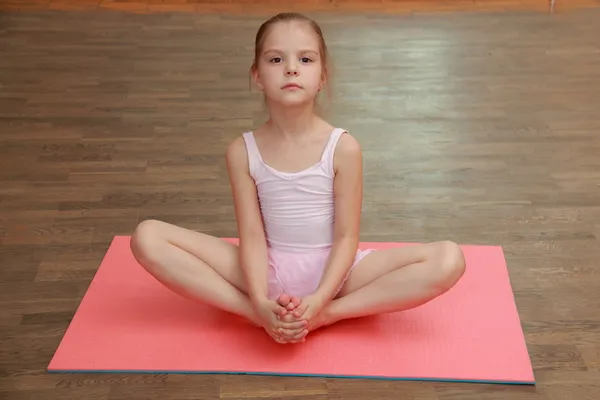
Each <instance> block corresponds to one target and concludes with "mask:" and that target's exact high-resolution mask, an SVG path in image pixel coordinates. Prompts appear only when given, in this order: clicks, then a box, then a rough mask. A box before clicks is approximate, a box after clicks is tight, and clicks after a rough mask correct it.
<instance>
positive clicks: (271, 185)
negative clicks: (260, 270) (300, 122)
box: [243, 128, 372, 299]
mask: <svg viewBox="0 0 600 400" xmlns="http://www.w3.org/2000/svg"><path fill="white" fill-rule="evenodd" d="M345 132H346V131H345V130H343V129H339V128H336V129H334V130H333V131H332V132H331V135H330V138H329V141H328V143H327V145H326V146H325V149H324V151H323V154H322V157H321V159H320V161H319V162H318V163H316V164H314V165H313V166H311V167H309V168H307V169H305V170H302V171H299V172H293V173H290V172H282V171H278V170H276V169H274V168H272V167H271V166H269V165H268V164H266V163H265V162H264V160H263V159H262V157H261V155H260V151H259V150H258V147H257V145H256V141H255V139H254V134H253V132H246V133H244V134H243V138H244V140H245V143H246V148H247V151H248V163H249V169H250V175H251V176H252V178H253V179H254V181H255V183H256V187H257V191H258V198H259V202H260V210H261V213H262V219H263V224H264V227H265V236H266V239H267V247H268V253H269V254H268V256H269V273H268V282H269V283H268V287H269V298H271V299H275V298H277V297H278V296H279V295H280V294H282V293H286V294H289V295H291V296H299V297H304V296H306V295H308V294H311V293H313V292H314V291H315V290H316V289H317V287H318V285H319V282H320V280H321V277H322V275H323V271H324V269H325V266H326V262H327V259H328V256H329V251H330V249H331V246H332V244H333V233H334V196H333V179H334V169H333V155H334V152H335V148H336V146H337V143H338V140H339V138H340V137H341V135H342V134H344V133H345ZM371 251H372V250H360V249H359V250H357V252H356V257H355V260H354V263H353V265H352V267H351V268H350V271H351V270H352V268H354V267H355V266H356V264H357V263H358V262H359V261H360V260H362V258H363V257H364V256H365V255H366V254H368V253H369V252H371ZM350 271H349V273H350ZM347 276H348V275H347ZM341 288H342V285H340V287H339V289H341Z"/></svg>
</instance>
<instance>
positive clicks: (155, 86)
mask: <svg viewBox="0 0 600 400" xmlns="http://www.w3.org/2000/svg"><path fill="white" fill-rule="evenodd" d="M599 19H600V10H595V9H592V10H588V11H586V12H573V13H569V14H565V15H561V16H552V15H543V14H539V13H531V14H529V13H515V14H508V13H505V14H472V15H460V14H448V15H443V16H441V15H440V16H432V15H430V16H412V17H390V16H381V17H377V16H372V17H369V18H367V17H363V16H360V15H354V16H350V15H348V16H343V15H335V16H334V15H330V14H328V15H323V16H322V18H319V21H321V22H322V24H323V27H324V29H325V31H326V33H327V37H328V40H329V44H330V46H331V51H332V54H333V57H334V60H335V67H336V69H335V101H334V103H333V104H332V105H331V106H330V107H329V108H328V113H329V117H330V119H331V121H332V122H333V123H334V124H336V125H339V126H343V127H345V128H347V129H349V130H350V131H351V132H352V133H353V134H354V135H355V136H356V137H357V138H358V140H359V141H360V142H361V144H362V146H363V149H364V154H365V204H364V218H363V229H362V238H361V239H362V240H364V241H430V240H439V239H451V240H454V241H457V242H460V243H466V244H468V243H471V244H493V245H502V246H504V249H505V252H506V257H507V260H508V265H509V269H510V274H511V279H512V283H513V286H514V292H515V298H516V303H517V306H518V308H519V312H520V316H521V318H522V322H523V327H524V330H525V334H526V339H527V343H528V346H529V349H530V353H531V357H532V361H533V364H534V367H535V373H536V377H537V380H538V385H537V386H536V387H518V386H515V387H513V386H500V385H481V384H479V385H477V384H452V383H425V382H385V381H369V380H334V379H318V378H315V379H303V378H271V377H247V376H218V377H213V376H188V375H185V376H182V375H169V376H166V375H157V376H154V375H112V374H107V375H94V374H82V375H68V374H65V375H49V374H47V373H46V372H45V368H46V366H47V364H48V362H49V360H50V358H51V357H52V354H53V352H54V350H55V349H56V346H57V345H58V343H59V341H60V339H61V337H62V335H63V334H64V332H65V329H66V328H67V326H68V324H69V321H70V319H71V318H72V316H73V313H74V312H75V310H76V308H77V306H78V304H79V301H80V300H81V298H82V296H83V294H84V293H85V290H86V289H87V287H88V285H89V283H90V280H91V279H92V277H93V275H94V272H95V270H96V268H97V267H98V265H99V263H100V261H101V259H102V256H103V255H104V252H105V251H106V249H107V246H108V244H109V242H110V240H111V238H112V237H113V236H114V235H124V234H131V232H132V230H133V228H134V227H135V225H136V224H137V223H138V222H139V221H140V220H142V219H146V218H159V219H162V220H165V221H169V222H173V223H177V224H180V225H182V226H185V227H187V228H192V229H198V230H202V231H205V232H207V233H210V234H213V235H217V236H234V235H236V231H235V221H234V215H233V205H232V200H231V197H230V192H229V184H228V182H227V175H226V169H225V164H224V161H223V158H222V157H223V153H224V150H225V146H226V144H227V143H228V142H229V141H230V140H232V139H233V138H234V137H236V136H237V135H239V134H241V132H242V131H244V130H246V129H251V128H252V127H254V126H255V125H256V124H258V123H260V122H261V121H262V119H263V118H264V112H263V110H262V108H261V107H262V106H261V101H260V98H259V95H258V94H257V93H254V92H251V91H249V90H248V78H247V75H246V72H247V69H248V66H249V63H250V57H251V51H252V47H251V46H252V38H253V35H254V33H255V30H256V29H257V27H258V25H259V22H260V20H261V19H260V18H258V17H241V16H240V17H220V16H218V15H198V14H184V13H174V14H170V13H161V14H148V15H136V14H129V13H120V12H112V11H106V12H101V13H100V12H90V13H87V12H82V13H77V12H74V13H70V12H52V11H31V12H27V13H20V12H15V13H13V12H3V13H0V52H1V53H2V54H1V56H0V246H1V247H0V266H1V268H0V398H3V399H10V400H16V399H36V400H39V399H44V400H51V399H61V400H65V399H78V400H80V399H98V400H117V399H128V400H131V399H138V398H139V399H148V398H161V399H186V398H190V399H191V398H194V399H210V400H212V399H218V398H224V399H232V400H235V399H242V398H244V399H258V398H286V397H287V398H294V399H296V400H299V399H311V400H315V399H399V398H402V399H413V400H417V399H418V400H454V399H456V400H469V399H473V400H495V399H502V400H504V399H518V400H571V399H577V400H584V399H590V400H591V399H598V398H600V384H599V383H598V382H600V311H599V310H600V296H598V293H599V292H600V290H599V289H600V272H599V271H600V269H599V265H598V260H599V259H600V241H599V240H600V156H599V155H600V139H599V136H598V132H599V131H600V114H599V113H598V109H599V106H600V44H599V42H598V38H599V37H600V25H599V24H598V22H597V21H598V20H599ZM334 28H335V29H337V31H334Z"/></svg>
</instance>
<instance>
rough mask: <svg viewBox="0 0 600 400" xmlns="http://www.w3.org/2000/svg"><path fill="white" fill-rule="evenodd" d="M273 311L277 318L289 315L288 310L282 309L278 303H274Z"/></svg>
mask: <svg viewBox="0 0 600 400" xmlns="http://www.w3.org/2000/svg"><path fill="white" fill-rule="evenodd" d="M271 310H272V311H273V313H274V314H275V315H277V316H280V317H283V316H284V315H286V314H287V310H286V309H285V308H283V307H281V306H280V305H279V304H278V303H277V302H276V301H274V302H273V306H272V308H271Z"/></svg>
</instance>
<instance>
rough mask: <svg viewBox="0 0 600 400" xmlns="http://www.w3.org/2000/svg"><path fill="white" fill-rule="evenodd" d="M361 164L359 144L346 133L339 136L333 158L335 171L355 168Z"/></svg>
mask: <svg viewBox="0 0 600 400" xmlns="http://www.w3.org/2000/svg"><path fill="white" fill-rule="evenodd" d="M357 163H359V164H360V163H362V148H361V147H360V143H359V142H358V140H356V138H355V137H354V136H352V135H351V134H350V133H349V132H348V131H344V133H343V134H342V135H341V136H340V139H339V141H338V143H337V146H336V149H335V156H334V166H335V168H336V170H337V169H339V168H344V167H346V166H355V165H356V164H357Z"/></svg>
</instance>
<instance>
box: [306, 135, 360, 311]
mask: <svg viewBox="0 0 600 400" xmlns="http://www.w3.org/2000/svg"><path fill="white" fill-rule="evenodd" d="M362 162H363V161H362V151H361V149H360V145H359V143H358V142H357V141H356V139H354V137H352V136H351V135H349V134H344V135H342V137H341V138H340V140H339V142H338V145H337V148H336V151H335V157H334V171H335V181H334V196H335V227H334V240H333V247H332V249H331V254H330V255H329V259H328V261H327V266H326V269H325V273H324V274H323V277H322V278H321V282H320V284H319V288H318V290H317V292H319V293H320V295H322V296H323V298H324V299H325V300H326V301H329V300H331V299H332V298H333V297H335V295H336V294H337V291H338V288H339V285H340V284H341V283H342V281H343V279H344V278H345V277H346V274H347V273H348V270H349V269H350V267H351V266H352V263H353V262H354V258H355V256H356V250H357V249H358V244H359V238H360V218H361V208H362V199H363V175H362V173H363V169H362V168H363V166H362Z"/></svg>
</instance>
